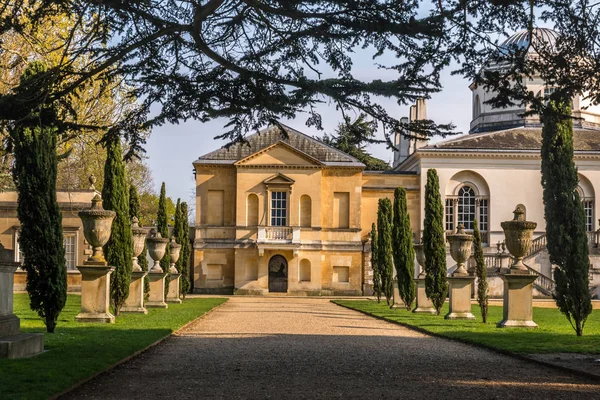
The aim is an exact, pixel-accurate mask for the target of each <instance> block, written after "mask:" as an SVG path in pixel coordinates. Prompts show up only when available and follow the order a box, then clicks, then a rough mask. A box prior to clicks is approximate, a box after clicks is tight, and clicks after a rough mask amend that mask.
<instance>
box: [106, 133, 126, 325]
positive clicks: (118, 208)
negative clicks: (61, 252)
mask: <svg viewBox="0 0 600 400" xmlns="http://www.w3.org/2000/svg"><path fill="white" fill-rule="evenodd" d="M102 199H103V203H104V208H105V209H107V210H113V211H115V212H116V213H117V216H116V217H115V220H114V221H113V224H112V230H111V234H110V239H109V240H108V243H106V245H105V246H104V252H105V254H106V260H107V261H108V264H109V265H111V266H113V267H115V271H114V272H113V273H112V274H111V276H110V292H111V299H112V305H113V307H114V310H115V315H119V313H120V311H121V307H122V306H123V304H124V303H125V300H126V299H127V297H128V296H129V284H130V283H131V269H132V258H133V236H132V232H131V218H130V214H129V188H128V185H127V178H126V176H125V162H124V161H123V149H122V147H121V138H120V137H119V136H118V135H111V137H109V138H108V139H107V140H106V163H105V164H104V185H103V187H102Z"/></svg>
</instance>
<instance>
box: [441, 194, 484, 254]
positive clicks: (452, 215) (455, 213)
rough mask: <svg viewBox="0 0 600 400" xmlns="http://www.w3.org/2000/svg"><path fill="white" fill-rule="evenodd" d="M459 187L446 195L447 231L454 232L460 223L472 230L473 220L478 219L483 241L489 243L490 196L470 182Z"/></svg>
mask: <svg viewBox="0 0 600 400" xmlns="http://www.w3.org/2000/svg"><path fill="white" fill-rule="evenodd" d="M457 189H458V190H457V191H456V192H454V194H453V195H448V196H446V202H445V207H444V211H445V217H446V233H452V232H454V230H455V229H456V228H457V226H458V224H463V225H464V227H465V229H466V230H468V231H472V230H473V229H474V225H473V222H474V221H475V219H477V221H479V230H480V231H481V240H482V242H483V243H489V241H488V232H489V197H488V196H487V194H482V193H481V192H479V191H478V190H476V187H475V186H471V185H469V184H463V185H462V186H459V187H458V188H457Z"/></svg>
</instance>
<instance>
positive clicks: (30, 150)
mask: <svg viewBox="0 0 600 400" xmlns="http://www.w3.org/2000/svg"><path fill="white" fill-rule="evenodd" d="M46 70H47V67H46V65H45V64H43V63H40V62H33V63H31V64H30V65H29V66H28V68H27V69H26V70H25V71H24V73H23V75H22V76H21V86H22V87H23V86H25V87H28V89H30V92H31V93H30V95H34V94H35V95H36V96H37V95H42V93H43V92H44V90H48V88H47V87H38V84H39V83H41V82H43V79H38V77H39V76H40V75H41V74H44V73H45V71H46ZM57 125H58V117H57V112H56V109H55V108H54V107H53V106H45V107H40V108H39V109H37V110H33V111H32V112H31V113H30V115H28V116H27V117H26V118H23V119H21V120H20V121H19V122H18V123H15V124H14V125H13V126H11V127H10V129H9V135H10V141H11V144H12V146H13V153H14V157H15V161H14V165H13V170H12V174H13V179H14V182H15V185H16V188H17V193H18V203H17V214H18V216H19V220H20V222H21V232H20V235H19V245H20V247H21V249H22V250H23V254H24V258H25V259H24V261H23V268H24V269H25V270H26V271H27V293H28V294H29V300H30V304H29V305H30V307H31V309H32V310H33V311H35V312H37V314H38V315H39V316H40V318H42V320H43V321H44V324H45V325H46V330H47V331H48V332H50V333H53V332H54V329H55V328H56V323H57V319H58V316H59V314H60V312H61V311H62V309H63V308H64V306H65V303H66V300H67V270H66V265H65V249H64V247H63V234H62V214H61V212H60V209H59V207H58V203H57V201H56V175H57V165H58V158H57V155H56V143H57V134H58V133H59V132H58V127H57Z"/></svg>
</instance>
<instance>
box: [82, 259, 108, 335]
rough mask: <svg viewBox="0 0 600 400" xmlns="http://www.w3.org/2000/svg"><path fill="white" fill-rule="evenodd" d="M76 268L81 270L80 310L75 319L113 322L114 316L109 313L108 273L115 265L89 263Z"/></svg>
mask: <svg viewBox="0 0 600 400" xmlns="http://www.w3.org/2000/svg"><path fill="white" fill-rule="evenodd" d="M98 264H102V263H101V262H99V263H98ZM77 269H78V270H79V272H81V312H80V313H79V314H77V316H76V317H75V321H77V322H104V323H114V322H115V316H114V315H112V314H111V313H110V274H111V273H112V272H113V271H114V270H115V267H109V266H107V265H92V263H89V264H86V265H79V266H77Z"/></svg>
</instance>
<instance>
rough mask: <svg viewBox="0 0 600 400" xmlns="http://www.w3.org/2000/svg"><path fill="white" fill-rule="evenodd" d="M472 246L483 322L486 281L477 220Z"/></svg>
mask: <svg viewBox="0 0 600 400" xmlns="http://www.w3.org/2000/svg"><path fill="white" fill-rule="evenodd" d="M473 226H474V230H473V247H474V254H473V255H474V257H475V264H476V265H475V268H476V269H475V273H476V276H477V302H478V303H479V308H480V309H481V319H482V321H483V323H484V324H485V323H486V322H487V313H488V283H487V271H486V268H485V260H484V259H483V248H482V247H481V232H479V222H478V221H477V220H474V221H473Z"/></svg>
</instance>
